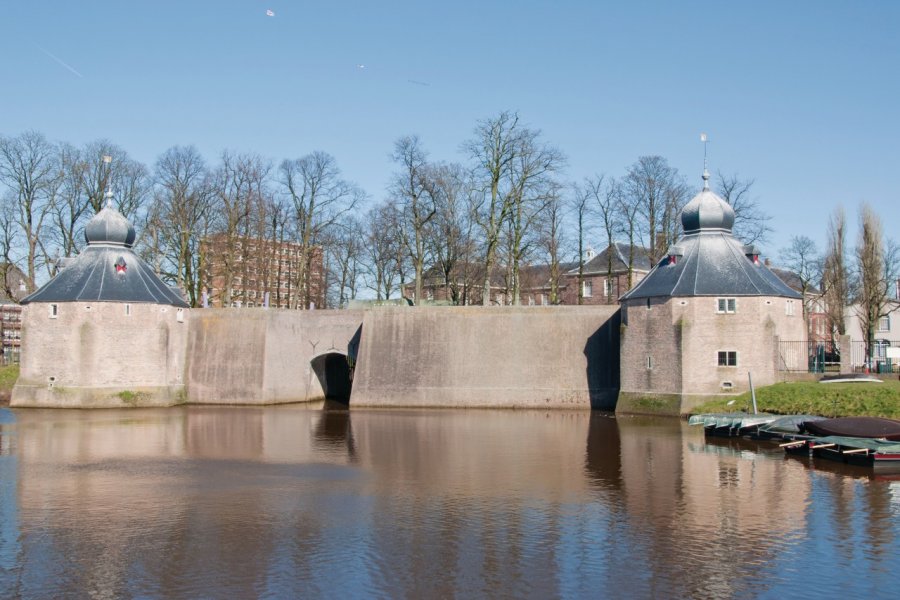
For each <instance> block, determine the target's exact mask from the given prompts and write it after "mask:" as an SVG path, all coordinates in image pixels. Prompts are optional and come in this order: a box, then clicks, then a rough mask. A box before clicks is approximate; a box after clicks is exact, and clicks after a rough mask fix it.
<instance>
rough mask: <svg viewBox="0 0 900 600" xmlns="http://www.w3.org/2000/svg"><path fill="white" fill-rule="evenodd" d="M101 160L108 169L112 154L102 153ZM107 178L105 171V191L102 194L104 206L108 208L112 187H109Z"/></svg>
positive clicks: (110, 203)
mask: <svg viewBox="0 0 900 600" xmlns="http://www.w3.org/2000/svg"><path fill="white" fill-rule="evenodd" d="M102 160H103V164H105V165H106V168H107V169H109V164H110V163H111V162H112V156H110V155H109V154H104V155H103V159H102ZM108 178H109V175H108V173H107V184H106V193H105V194H104V195H105V196H106V208H109V207H110V206H112V197H113V193H112V189H111V188H110V187H109V183H108V181H109V179H108Z"/></svg>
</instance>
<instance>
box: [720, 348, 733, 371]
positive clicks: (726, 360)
mask: <svg viewBox="0 0 900 600" xmlns="http://www.w3.org/2000/svg"><path fill="white" fill-rule="evenodd" d="M719 366H720V367H736V366H737V352H735V351H733V350H720V351H719Z"/></svg>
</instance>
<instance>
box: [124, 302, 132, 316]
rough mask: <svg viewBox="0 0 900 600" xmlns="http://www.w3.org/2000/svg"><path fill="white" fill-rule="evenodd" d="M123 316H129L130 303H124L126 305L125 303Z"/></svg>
mask: <svg viewBox="0 0 900 600" xmlns="http://www.w3.org/2000/svg"><path fill="white" fill-rule="evenodd" d="M125 316H126V317H130V316H131V305H130V304H126V305H125Z"/></svg>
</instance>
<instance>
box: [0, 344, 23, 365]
mask: <svg viewBox="0 0 900 600" xmlns="http://www.w3.org/2000/svg"><path fill="white" fill-rule="evenodd" d="M20 356H21V354H20V352H19V348H17V347H12V348H4V349H3V353H2V354H0V365H2V366H4V367H5V366H6V365H17V364H19V357H20Z"/></svg>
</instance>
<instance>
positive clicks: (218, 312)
mask: <svg viewBox="0 0 900 600" xmlns="http://www.w3.org/2000/svg"><path fill="white" fill-rule="evenodd" d="M362 314H363V311H357V310H342V311H334V310H315V311H296V310H287V309H268V310H263V309H259V308H256V309H228V308H226V309H203V310H195V311H194V314H193V317H192V322H191V329H190V335H189V338H188V359H187V391H188V402H191V403H197V404H277V403H283V402H306V401H311V400H321V399H323V398H324V393H323V390H322V385H321V383H320V382H319V379H318V377H317V375H316V373H315V372H314V371H313V369H312V366H311V361H312V359H313V358H315V357H316V356H321V355H323V354H327V353H329V352H335V353H338V354H344V355H346V354H347V352H348V344H349V342H350V340H351V339H352V338H353V337H354V335H355V334H356V333H357V332H358V331H359V327H360V325H361V324H362Z"/></svg>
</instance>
